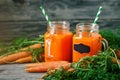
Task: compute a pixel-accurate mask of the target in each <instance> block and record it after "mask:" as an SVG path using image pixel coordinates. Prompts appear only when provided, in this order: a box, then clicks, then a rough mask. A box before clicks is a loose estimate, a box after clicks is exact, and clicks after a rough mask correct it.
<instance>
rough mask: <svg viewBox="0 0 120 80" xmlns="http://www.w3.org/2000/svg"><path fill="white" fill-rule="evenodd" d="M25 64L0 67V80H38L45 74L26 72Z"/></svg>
mask: <svg viewBox="0 0 120 80" xmlns="http://www.w3.org/2000/svg"><path fill="white" fill-rule="evenodd" d="M24 69H25V64H6V65H0V80H38V79H39V78H40V77H41V75H42V74H43V73H27V72H25V70H24Z"/></svg>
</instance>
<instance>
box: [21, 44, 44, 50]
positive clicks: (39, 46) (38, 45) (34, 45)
mask: <svg viewBox="0 0 120 80" xmlns="http://www.w3.org/2000/svg"><path fill="white" fill-rule="evenodd" d="M28 48H32V49H36V48H42V45H41V44H33V45H31V46H28V47H25V48H22V49H21V50H27V49H28Z"/></svg>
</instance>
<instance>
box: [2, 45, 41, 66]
mask: <svg viewBox="0 0 120 80" xmlns="http://www.w3.org/2000/svg"><path fill="white" fill-rule="evenodd" d="M28 48H32V49H36V48H42V45H41V44H34V45H31V46H28V47H25V48H22V49H21V52H16V53H14V54H10V55H8V56H4V57H2V58H0V64H5V63H11V62H14V61H16V60H17V59H20V58H24V57H28V56H30V55H31V54H32V53H31V52H30V51H24V50H27V49H28Z"/></svg>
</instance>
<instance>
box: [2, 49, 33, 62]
mask: <svg viewBox="0 0 120 80" xmlns="http://www.w3.org/2000/svg"><path fill="white" fill-rule="evenodd" d="M30 55H31V52H28V51H24V52H17V53H15V54H11V55H8V56H4V57H2V58H0V64H5V63H11V62H14V61H15V60H17V59H20V58H24V57H28V56H30Z"/></svg>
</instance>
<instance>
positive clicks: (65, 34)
mask: <svg viewBox="0 0 120 80" xmlns="http://www.w3.org/2000/svg"><path fill="white" fill-rule="evenodd" d="M69 28H70V27H69V23H68V22H66V21H60V22H59V21H58V22H51V23H50V24H49V26H48V31H47V32H46V33H45V35H44V40H45V61H60V60H65V61H72V36H73V34H72V32H70V31H69Z"/></svg>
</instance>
